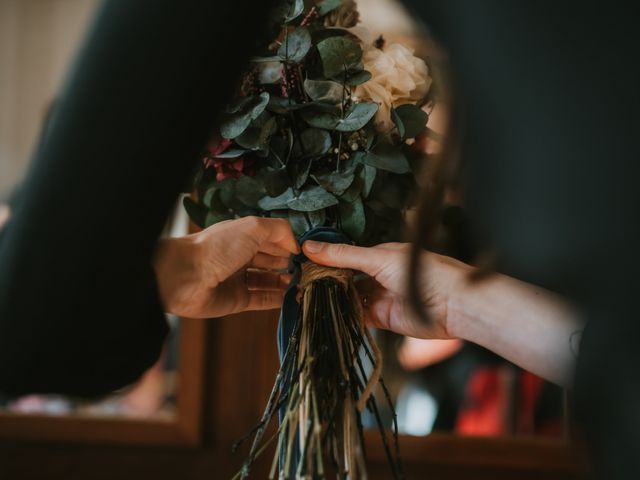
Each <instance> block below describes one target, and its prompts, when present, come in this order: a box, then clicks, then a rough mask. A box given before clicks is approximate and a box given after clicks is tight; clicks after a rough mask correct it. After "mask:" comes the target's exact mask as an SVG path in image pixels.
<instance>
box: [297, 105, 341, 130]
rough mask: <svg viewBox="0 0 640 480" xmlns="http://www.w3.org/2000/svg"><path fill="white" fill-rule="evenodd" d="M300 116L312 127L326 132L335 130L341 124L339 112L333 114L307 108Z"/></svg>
mask: <svg viewBox="0 0 640 480" xmlns="http://www.w3.org/2000/svg"><path fill="white" fill-rule="evenodd" d="M300 116H301V117H302V119H303V120H304V121H305V122H307V123H308V124H309V125H310V126H312V127H316V128H324V129H326V130H333V129H335V128H336V127H337V126H338V124H339V123H340V115H339V113H338V112H337V113H332V112H328V111H324V110H321V109H319V108H305V109H304V110H301V111H300Z"/></svg>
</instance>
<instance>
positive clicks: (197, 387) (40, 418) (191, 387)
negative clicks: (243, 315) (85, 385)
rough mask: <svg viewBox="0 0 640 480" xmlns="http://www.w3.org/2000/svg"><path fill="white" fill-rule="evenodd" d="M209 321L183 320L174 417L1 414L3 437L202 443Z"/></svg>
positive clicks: (157, 443)
mask: <svg viewBox="0 0 640 480" xmlns="http://www.w3.org/2000/svg"><path fill="white" fill-rule="evenodd" d="M206 338H207V335H206V321H204V320H194V319H181V320H180V341H179V352H178V355H179V356H178V359H179V360H178V375H179V384H178V395H177V408H176V415H175V416H174V417H173V418H167V419H163V418H149V419H136V418H118V417H104V418H102V417H83V416H61V417H52V416H48V415H27V414H25V415H22V414H15V413H0V439H10V440H29V441H39V442H40V441H44V442H82V443H98V444H99V443H106V444H121V445H167V446H169V445H171V446H185V447H189V446H197V445H199V444H200V441H201V435H202V399H203V392H204V385H203V382H204V367H205V354H206V348H205V347H206Z"/></svg>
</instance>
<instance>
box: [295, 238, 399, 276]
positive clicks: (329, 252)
mask: <svg viewBox="0 0 640 480" xmlns="http://www.w3.org/2000/svg"><path fill="white" fill-rule="evenodd" d="M302 251H303V252H304V254H305V255H306V256H307V257H308V258H309V260H311V261H313V262H315V263H318V264H320V265H326V266H328V267H336V268H351V269H353V270H359V271H361V272H364V273H366V274H368V275H370V276H372V277H375V276H376V275H377V274H378V272H380V271H381V270H382V269H383V268H384V266H385V265H386V264H387V263H388V262H389V255H388V253H389V252H386V251H381V250H376V249H372V248H365V247H356V246H353V245H347V244H344V243H324V242H316V241H315V240H307V241H306V242H304V244H303V245H302Z"/></svg>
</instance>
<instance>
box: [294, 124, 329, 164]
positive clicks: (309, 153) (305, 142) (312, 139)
mask: <svg viewBox="0 0 640 480" xmlns="http://www.w3.org/2000/svg"><path fill="white" fill-rule="evenodd" d="M330 148H331V135H329V132H327V131H326V130H321V129H319V128H307V129H306V130H304V131H303V132H302V133H301V134H300V136H299V137H298V138H297V140H296V142H295V144H294V147H293V151H294V155H296V156H297V157H299V158H302V157H317V156H320V155H324V154H325V153H327V152H328V151H329V149H330Z"/></svg>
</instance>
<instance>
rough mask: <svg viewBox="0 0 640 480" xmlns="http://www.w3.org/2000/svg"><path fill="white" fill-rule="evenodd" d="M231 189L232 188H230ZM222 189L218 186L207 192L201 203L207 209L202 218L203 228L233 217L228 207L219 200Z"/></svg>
mask: <svg viewBox="0 0 640 480" xmlns="http://www.w3.org/2000/svg"><path fill="white" fill-rule="evenodd" d="M231 188H233V186H231ZM221 194H222V188H221V187H220V186H219V185H218V186H216V188H211V189H209V190H207V192H206V193H205V195H204V197H203V199H202V201H203V203H204V204H205V205H206V206H207V207H208V208H207V214H206V215H205V217H204V223H203V228H207V227H210V226H211V225H213V224H215V223H218V222H221V221H223V220H229V219H231V218H232V217H233V215H232V214H231V212H230V211H229V207H227V206H226V205H225V203H224V202H223V201H222V199H221Z"/></svg>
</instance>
